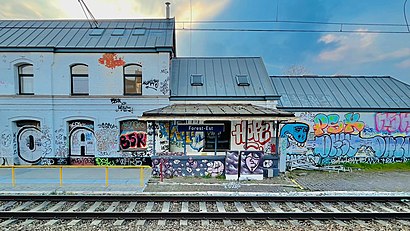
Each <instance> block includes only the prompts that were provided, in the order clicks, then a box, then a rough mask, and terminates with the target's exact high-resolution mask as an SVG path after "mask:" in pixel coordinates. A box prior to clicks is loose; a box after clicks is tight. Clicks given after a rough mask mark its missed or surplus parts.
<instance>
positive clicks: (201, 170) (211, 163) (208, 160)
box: [152, 156, 225, 178]
mask: <svg viewBox="0 0 410 231" xmlns="http://www.w3.org/2000/svg"><path fill="white" fill-rule="evenodd" d="M224 158H225V157H223V156H212V157H207V156H203V157H202V156H192V157H187V156H173V157H152V175H153V176H156V177H159V176H160V164H162V173H163V175H164V177H167V178H170V177H177V176H212V177H217V176H221V175H224V171H225V165H224Z"/></svg>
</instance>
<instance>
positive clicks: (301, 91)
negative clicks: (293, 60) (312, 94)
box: [290, 80, 312, 106]
mask: <svg viewBox="0 0 410 231" xmlns="http://www.w3.org/2000/svg"><path fill="white" fill-rule="evenodd" d="M290 82H291V84H292V87H293V89H294V90H295V93H296V95H297V96H298V99H299V101H300V103H301V104H303V105H310V106H312V103H311V102H310V100H309V99H308V97H307V94H306V92H305V88H304V87H302V85H301V84H300V82H299V81H297V80H296V81H290Z"/></svg>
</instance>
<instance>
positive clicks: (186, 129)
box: [177, 124, 225, 132]
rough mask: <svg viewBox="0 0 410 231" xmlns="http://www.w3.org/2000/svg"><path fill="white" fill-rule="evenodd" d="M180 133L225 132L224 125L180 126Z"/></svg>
mask: <svg viewBox="0 0 410 231" xmlns="http://www.w3.org/2000/svg"><path fill="white" fill-rule="evenodd" d="M177 126H178V131H179V132H223V131H224V129H225V127H224V124H178V125H177Z"/></svg>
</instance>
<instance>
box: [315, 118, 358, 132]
mask: <svg viewBox="0 0 410 231" xmlns="http://www.w3.org/2000/svg"><path fill="white" fill-rule="evenodd" d="M344 117H345V120H344V121H341V120H340V117H339V115H338V114H330V115H325V114H321V113H320V114H317V115H316V116H315V119H314V125H313V130H314V131H315V136H322V135H324V134H326V133H327V134H339V133H347V134H359V133H360V132H361V131H363V129H364V126H365V123H364V122H363V121H359V119H360V114H358V113H347V114H345V115H344Z"/></svg>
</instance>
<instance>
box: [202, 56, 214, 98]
mask: <svg viewBox="0 0 410 231" xmlns="http://www.w3.org/2000/svg"><path fill="white" fill-rule="evenodd" d="M204 71H205V75H206V76H207V77H208V83H210V86H207V87H206V89H205V90H206V92H205V94H208V95H216V85H215V72H214V62H213V60H212V59H205V60H204ZM212 83H214V84H212Z"/></svg>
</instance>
